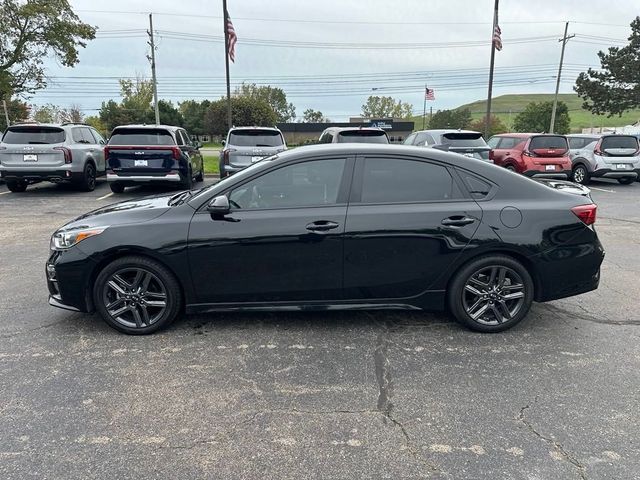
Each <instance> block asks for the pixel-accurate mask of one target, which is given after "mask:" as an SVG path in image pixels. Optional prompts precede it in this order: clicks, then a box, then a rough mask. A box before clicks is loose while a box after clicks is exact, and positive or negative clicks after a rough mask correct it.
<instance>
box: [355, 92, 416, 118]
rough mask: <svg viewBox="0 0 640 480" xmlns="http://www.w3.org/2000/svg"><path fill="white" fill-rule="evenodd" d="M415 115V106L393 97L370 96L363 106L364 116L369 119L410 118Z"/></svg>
mask: <svg viewBox="0 0 640 480" xmlns="http://www.w3.org/2000/svg"><path fill="white" fill-rule="evenodd" d="M411 115H413V105H411V104H410V103H403V102H402V101H400V100H398V101H396V100H395V99H394V98H393V97H378V96H374V95H372V96H370V97H369V98H367V103H365V104H364V105H362V116H364V117H369V118H372V117H373V118H408V117H410V116H411Z"/></svg>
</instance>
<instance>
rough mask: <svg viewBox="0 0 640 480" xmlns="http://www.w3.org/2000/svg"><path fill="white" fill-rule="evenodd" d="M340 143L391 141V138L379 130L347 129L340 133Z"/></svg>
mask: <svg viewBox="0 0 640 480" xmlns="http://www.w3.org/2000/svg"><path fill="white" fill-rule="evenodd" d="M338 143H389V139H388V138H387V134H386V133H385V132H383V131H379V130H346V131H344V132H340V133H338Z"/></svg>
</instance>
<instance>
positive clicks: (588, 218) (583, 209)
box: [571, 203, 598, 225]
mask: <svg viewBox="0 0 640 480" xmlns="http://www.w3.org/2000/svg"><path fill="white" fill-rule="evenodd" d="M597 208H598V206H597V205H596V204H594V203H591V204H589V205H578V206H577V207H573V208H572V209H571V211H572V212H573V214H574V215H575V216H576V217H578V218H579V219H580V220H582V222H583V223H584V224H585V225H593V224H594V223H596V210H597Z"/></svg>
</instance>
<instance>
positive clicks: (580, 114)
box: [412, 93, 640, 131]
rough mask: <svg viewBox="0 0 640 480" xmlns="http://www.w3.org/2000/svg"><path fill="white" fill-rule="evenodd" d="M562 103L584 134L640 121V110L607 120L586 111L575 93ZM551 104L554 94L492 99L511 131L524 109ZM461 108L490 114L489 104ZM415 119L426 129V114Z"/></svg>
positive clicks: (575, 127) (474, 113)
mask: <svg viewBox="0 0 640 480" xmlns="http://www.w3.org/2000/svg"><path fill="white" fill-rule="evenodd" d="M558 100H559V101H563V102H565V103H566V104H567V107H568V108H569V116H570V117H571V130H572V131H580V130H581V129H582V128H588V127H619V126H623V125H629V124H631V123H635V122H637V121H638V120H640V110H631V111H628V112H626V113H624V114H623V115H622V117H618V116H617V115H616V116H613V117H611V118H607V117H606V116H598V115H593V114H592V113H591V112H589V111H587V110H583V109H582V99H581V98H580V97H578V95H577V94H575V93H561V94H559V95H558ZM548 101H553V94H528V95H501V96H499V97H495V98H494V99H493V100H492V102H491V111H492V113H493V114H494V115H497V116H498V117H500V119H501V120H502V122H503V123H504V124H505V125H506V126H507V128H511V125H512V123H513V119H514V118H515V116H516V115H517V114H518V113H519V112H521V111H522V110H524V108H525V107H526V105H527V104H528V103H530V102H548ZM458 108H468V109H469V110H470V111H471V115H472V116H473V118H474V119H477V118H481V117H483V116H484V115H485V114H486V108H487V101H486V100H479V101H477V102H472V103H467V104H466V105H460V107H458ZM412 120H413V121H414V122H415V123H416V129H418V128H422V115H418V116H415V117H413V118H412Z"/></svg>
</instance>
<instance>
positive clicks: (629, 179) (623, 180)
mask: <svg viewBox="0 0 640 480" xmlns="http://www.w3.org/2000/svg"><path fill="white" fill-rule="evenodd" d="M634 180H635V178H632V177H624V178H619V179H618V182H619V183H620V184H622V185H631V184H632V183H633V181H634Z"/></svg>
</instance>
